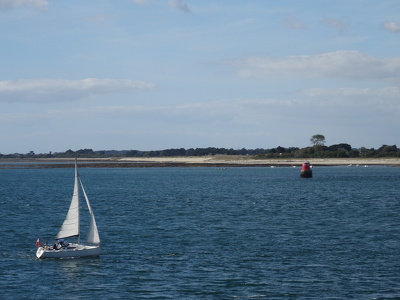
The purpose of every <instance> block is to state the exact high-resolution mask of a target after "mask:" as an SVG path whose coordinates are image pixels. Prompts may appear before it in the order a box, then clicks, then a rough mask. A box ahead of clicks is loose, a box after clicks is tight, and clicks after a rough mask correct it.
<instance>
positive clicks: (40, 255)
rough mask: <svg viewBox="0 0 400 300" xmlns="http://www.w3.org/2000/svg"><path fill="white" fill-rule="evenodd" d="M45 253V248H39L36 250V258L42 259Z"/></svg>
mask: <svg viewBox="0 0 400 300" xmlns="http://www.w3.org/2000/svg"><path fill="white" fill-rule="evenodd" d="M43 253H44V249H43V247H38V249H37V250H36V257H37V258H42V255H43Z"/></svg>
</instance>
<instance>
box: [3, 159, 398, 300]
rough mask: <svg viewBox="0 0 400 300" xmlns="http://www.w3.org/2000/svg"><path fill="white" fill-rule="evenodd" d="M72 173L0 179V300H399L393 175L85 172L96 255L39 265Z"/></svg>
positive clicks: (259, 170)
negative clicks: (38, 247) (40, 250)
mask: <svg viewBox="0 0 400 300" xmlns="http://www.w3.org/2000/svg"><path fill="white" fill-rule="evenodd" d="M73 172H74V171H73V169H72V168H71V169H69V168H51V169H47V168H46V169H20V168H13V169H1V170H0V237H1V241H2V243H1V250H0V298H1V299H48V298H54V299H63V300H64V299H400V168H396V167H389V166H370V167H364V166H350V167H345V166H335V167H333V166H332V167H318V166H316V167H314V168H313V178H300V175H299V174H300V168H299V167H297V168H294V167H277V168H270V167H230V168H215V167H208V168H207V167H199V168H90V167H89V168H82V169H80V170H79V172H80V177H81V179H82V182H83V184H84V186H85V190H86V192H87V194H88V197H89V199H90V201H91V205H92V208H93V211H94V213H95V217H96V221H97V225H98V228H99V233H100V238H101V247H102V253H101V256H100V257H98V258H79V259H47V260H46V259H44V260H39V259H37V258H36V257H35V253H36V246H35V242H36V239H37V238H40V239H41V240H42V242H45V241H48V242H49V243H53V241H54V237H55V235H56V234H57V232H58V230H59V227H60V226H61V224H62V222H63V220H64V217H65V215H66V212H67V210H68V207H69V202H70V200H71V197H72V188H73V176H74V173H73ZM83 205H84V203H82V207H83ZM83 213H84V215H83V216H82V230H83V231H84V230H85V226H87V222H86V223H85V221H84V219H85V218H86V215H87V212H86V211H85V210H83ZM84 235H85V234H84V233H83V235H82V239H83V238H84Z"/></svg>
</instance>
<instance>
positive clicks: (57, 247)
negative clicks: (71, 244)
mask: <svg viewBox="0 0 400 300" xmlns="http://www.w3.org/2000/svg"><path fill="white" fill-rule="evenodd" d="M61 247H62V246H61V243H60V241H59V240H56V241H55V242H54V245H53V249H54V250H60V249H61Z"/></svg>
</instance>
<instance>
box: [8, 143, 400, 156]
mask: <svg viewBox="0 0 400 300" xmlns="http://www.w3.org/2000/svg"><path fill="white" fill-rule="evenodd" d="M205 155H251V156H255V157H256V158H259V159H273V158H380V157H400V149H399V148H397V146H396V145H382V146H381V147H380V148H378V149H374V148H365V147H361V148H352V147H351V145H349V144H346V143H341V144H334V145H331V146H325V145H323V143H320V142H317V143H315V144H314V145H313V146H310V147H305V148H298V147H288V148H285V147H281V146H278V147H276V148H271V149H263V148H257V149H245V148H242V149H233V148H229V149H228V148H216V147H208V148H189V149H185V148H171V149H165V150H151V151H141V150H100V151H94V150H92V149H81V150H77V151H73V150H71V149H69V150H67V151H65V152H55V153H52V152H49V153H46V154H36V153H35V152H34V151H30V152H29V153H26V154H20V153H15V154H0V158H74V157H81V158H112V157H138V158H140V157H171V156H205Z"/></svg>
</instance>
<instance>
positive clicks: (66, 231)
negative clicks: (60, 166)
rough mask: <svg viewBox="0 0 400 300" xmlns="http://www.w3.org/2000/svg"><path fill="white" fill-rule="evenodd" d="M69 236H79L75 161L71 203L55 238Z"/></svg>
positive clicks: (77, 186)
mask: <svg viewBox="0 0 400 300" xmlns="http://www.w3.org/2000/svg"><path fill="white" fill-rule="evenodd" d="M71 236H79V185H78V168H77V165H76V163H75V181H74V192H73V194H72V200H71V204H70V206H69V210H68V213H67V216H66V217H65V220H64V223H63V224H62V226H61V229H60V231H59V232H58V234H57V239H61V238H67V237H71Z"/></svg>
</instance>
